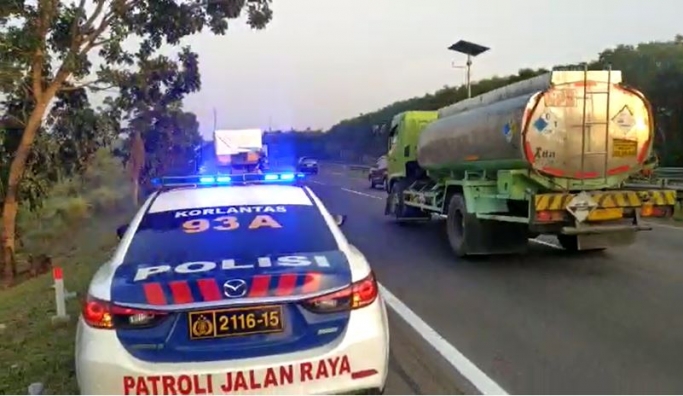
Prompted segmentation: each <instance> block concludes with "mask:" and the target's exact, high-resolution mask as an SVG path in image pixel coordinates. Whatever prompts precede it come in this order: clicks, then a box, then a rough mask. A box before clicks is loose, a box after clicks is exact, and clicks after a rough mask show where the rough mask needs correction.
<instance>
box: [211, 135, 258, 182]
mask: <svg viewBox="0 0 683 396" xmlns="http://www.w3.org/2000/svg"><path fill="white" fill-rule="evenodd" d="M214 148H215V154H216V156H215V158H216V169H218V170H219V171H225V172H224V173H244V172H246V173H251V172H255V171H257V170H262V168H264V167H265V164H266V163H267V161H266V157H267V155H268V147H267V146H264V144H263V131H262V130H261V129H258V128H253V129H218V130H215V131H214Z"/></svg>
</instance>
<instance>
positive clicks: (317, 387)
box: [75, 173, 389, 395]
mask: <svg viewBox="0 0 683 396" xmlns="http://www.w3.org/2000/svg"><path fill="white" fill-rule="evenodd" d="M300 176H303V175H299V174H292V173H288V174H260V175H240V176H216V177H212V176H192V177H182V178H165V179H164V180H162V184H163V186H162V187H160V189H159V190H158V191H157V192H155V193H154V194H152V196H151V197H150V198H149V199H148V200H147V201H146V202H145V204H144V205H143V206H142V208H141V209H140V210H139V212H138V213H137V214H136V216H135V217H134V218H133V220H132V222H131V223H130V225H129V226H127V227H125V228H126V229H125V230H124V229H120V230H119V232H120V234H119V236H120V238H121V242H120V244H119V246H118V248H117V250H116V251H115V252H114V254H113V257H112V258H111V260H110V261H109V262H108V263H106V264H104V265H103V266H102V267H101V268H100V269H99V270H98V271H97V273H96V274H95V276H94V277H93V279H92V282H91V284H90V287H89V290H88V296H87V300H86V302H85V304H84V306H83V310H82V314H81V317H80V319H79V323H78V330H77V334H76V352H75V357H76V374H77V378H78V385H79V387H80V391H81V393H83V394H140V395H142V394H144V395H150V394H183V395H189V394H249V393H252V394H266V393H268V394H273V393H275V394H344V393H381V392H382V391H383V389H384V384H385V381H386V377H387V371H388V357H389V330H388V322H387V314H386V308H385V305H384V302H383V300H382V298H381V296H380V295H379V292H378V285H377V282H376V281H375V279H374V276H373V273H372V271H371V269H370V266H369V265H368V263H367V261H366V260H365V258H364V256H363V255H362V254H361V253H360V252H359V251H358V250H357V249H356V248H354V247H353V246H352V245H350V244H349V243H348V242H347V240H346V238H345V237H344V235H343V234H342V232H341V231H340V229H339V227H338V224H340V223H341V222H340V221H338V219H337V218H336V217H334V216H332V215H330V213H329V212H328V211H327V210H326V209H325V207H324V206H323V204H322V203H321V202H320V200H319V199H318V198H317V197H316V196H315V194H314V193H313V192H312V191H311V190H310V189H309V188H308V187H305V186H300V185H298V183H291V182H290V181H296V179H298V178H299V177H300ZM236 179H239V180H236Z"/></svg>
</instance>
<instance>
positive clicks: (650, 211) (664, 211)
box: [640, 204, 672, 217]
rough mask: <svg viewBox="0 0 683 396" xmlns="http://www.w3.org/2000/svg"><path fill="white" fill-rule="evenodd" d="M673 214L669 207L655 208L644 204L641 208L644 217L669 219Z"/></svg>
mask: <svg viewBox="0 0 683 396" xmlns="http://www.w3.org/2000/svg"><path fill="white" fill-rule="evenodd" d="M669 213H672V212H671V210H669V207H667V206H654V205H652V204H644V205H643V206H642V207H641V208H640V215H641V216H642V217H669V216H670V214H669Z"/></svg>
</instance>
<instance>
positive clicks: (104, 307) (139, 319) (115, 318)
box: [81, 296, 166, 329]
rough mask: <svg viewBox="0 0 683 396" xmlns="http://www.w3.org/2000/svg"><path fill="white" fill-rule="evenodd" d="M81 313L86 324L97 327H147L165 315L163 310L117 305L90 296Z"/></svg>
mask: <svg viewBox="0 0 683 396" xmlns="http://www.w3.org/2000/svg"><path fill="white" fill-rule="evenodd" d="M81 314H82V315H83V320H84V321H85V323H87V324H88V326H90V327H95V328H98V329H114V328H141V327H149V326H152V325H155V324H157V323H158V322H159V321H160V320H161V319H163V318H164V317H165V316H166V313H164V312H158V311H145V310H140V309H132V308H125V307H119V306H116V305H114V304H111V303H108V302H106V301H102V300H98V299H96V298H93V297H90V296H88V298H87V299H86V300H85V303H84V304H83V309H82V311H81Z"/></svg>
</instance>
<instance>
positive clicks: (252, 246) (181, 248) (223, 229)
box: [124, 205, 338, 265]
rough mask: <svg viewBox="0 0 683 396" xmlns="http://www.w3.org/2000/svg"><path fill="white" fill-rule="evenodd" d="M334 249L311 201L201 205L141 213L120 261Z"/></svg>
mask: <svg viewBox="0 0 683 396" xmlns="http://www.w3.org/2000/svg"><path fill="white" fill-rule="evenodd" d="M337 249H338V246H337V242H336V240H335V238H334V235H333V234H332V232H331V230H330V229H329V228H328V226H327V224H326V223H325V219H324V218H323V216H322V214H321V213H320V211H319V210H318V209H317V208H316V207H315V206H313V205H279V206H230V207H218V208H200V209H188V210H180V211H170V212H160V213H150V214H147V215H145V217H144V218H143V220H142V222H141V223H140V226H139V227H138V229H137V230H136V232H135V235H134V236H133V240H132V242H131V245H130V247H129V248H128V251H127V252H126V255H125V258H124V264H149V263H165V264H171V265H172V264H178V263H183V262H190V261H211V260H218V259H222V258H226V257H230V258H235V259H253V258H256V257H264V256H271V255H281V254H290V253H310V252H323V251H331V250H337Z"/></svg>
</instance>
